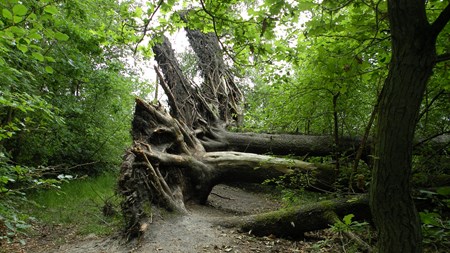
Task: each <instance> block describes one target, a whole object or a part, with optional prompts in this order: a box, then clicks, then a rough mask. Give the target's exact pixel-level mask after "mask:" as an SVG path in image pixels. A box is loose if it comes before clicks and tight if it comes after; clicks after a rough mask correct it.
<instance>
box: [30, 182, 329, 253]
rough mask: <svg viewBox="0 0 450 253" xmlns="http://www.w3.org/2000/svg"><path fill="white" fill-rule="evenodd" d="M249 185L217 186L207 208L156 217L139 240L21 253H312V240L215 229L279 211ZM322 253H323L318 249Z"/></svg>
mask: <svg viewBox="0 0 450 253" xmlns="http://www.w3.org/2000/svg"><path fill="white" fill-rule="evenodd" d="M252 190H253V189H252V187H250V188H248V187H247V189H245V190H242V189H240V188H237V187H231V186H225V185H219V186H216V187H215V188H214V189H213V192H212V194H211V195H210V197H209V199H208V202H209V205H207V206H198V205H191V206H188V209H189V212H190V213H189V215H185V216H176V215H171V214H163V215H154V217H153V219H152V223H151V224H150V226H149V228H148V231H147V232H146V233H145V234H144V236H143V238H140V240H137V241H136V242H133V243H128V244H126V243H124V242H123V241H122V240H121V239H120V238H119V236H115V237H110V238H97V237H95V236H88V237H86V238H82V239H81V240H80V239H79V238H77V239H76V240H69V241H71V243H68V244H63V245H58V244H55V243H54V242H51V241H49V242H45V241H44V240H42V243H43V244H41V245H39V244H38V245H37V247H32V248H28V249H25V250H24V251H22V252H54V253H56V252H58V253H62V252H66V253H100V252H105V253H123V252H137V253H138V252H167V253H177V252H182V253H198V252H311V251H309V250H306V251H305V249H306V248H309V246H310V245H311V242H303V241H298V242H293V241H288V240H284V239H279V238H274V237H271V236H269V237H262V238H259V237H254V236H252V235H250V234H247V233H240V232H238V231H236V230H233V229H226V228H222V227H219V226H216V225H213V224H212V222H213V221H217V220H220V219H221V218H223V217H227V216H231V215H245V214H254V213H260V212H264V211H269V210H274V209H277V208H279V206H280V204H279V203H278V202H277V201H275V200H274V199H273V198H271V197H270V195H268V194H264V193H256V192H255V191H252ZM322 252H323V251H322Z"/></svg>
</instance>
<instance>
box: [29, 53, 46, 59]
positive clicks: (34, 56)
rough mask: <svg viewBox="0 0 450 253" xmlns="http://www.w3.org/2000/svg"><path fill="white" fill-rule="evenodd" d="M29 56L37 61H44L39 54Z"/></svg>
mask: <svg viewBox="0 0 450 253" xmlns="http://www.w3.org/2000/svg"><path fill="white" fill-rule="evenodd" d="M31 55H32V56H33V58H34V59H36V60H38V61H44V56H43V55H42V54H41V53H38V52H33V53H32V54H31Z"/></svg>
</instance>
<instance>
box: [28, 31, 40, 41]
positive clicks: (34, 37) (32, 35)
mask: <svg viewBox="0 0 450 253" xmlns="http://www.w3.org/2000/svg"><path fill="white" fill-rule="evenodd" d="M28 38H30V39H35V40H40V39H42V36H41V35H40V34H39V33H37V32H33V33H31V34H30V35H28Z"/></svg>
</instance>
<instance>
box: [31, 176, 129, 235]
mask: <svg viewBox="0 0 450 253" xmlns="http://www.w3.org/2000/svg"><path fill="white" fill-rule="evenodd" d="M116 181H117V180H116V175H115V174H114V173H107V174H103V175H100V176H97V177H87V178H83V179H75V180H72V181H70V182H68V183H65V184H63V185H62V186H61V189H60V190H46V191H40V192H37V193H33V194H31V195H29V199H30V200H32V201H34V202H35V203H36V204H35V205H30V206H29V207H28V211H29V213H30V216H32V217H34V218H35V219H36V220H37V221H38V222H40V223H43V224H44V225H59V226H63V227H68V228H71V229H75V231H76V233H77V234H79V235H87V234H96V235H108V234H111V233H113V232H114V231H117V230H118V229H119V227H120V223H121V222H122V221H121V218H120V215H119V214H118V206H119V199H118V197H117V196H115V192H114V189H115V183H116Z"/></svg>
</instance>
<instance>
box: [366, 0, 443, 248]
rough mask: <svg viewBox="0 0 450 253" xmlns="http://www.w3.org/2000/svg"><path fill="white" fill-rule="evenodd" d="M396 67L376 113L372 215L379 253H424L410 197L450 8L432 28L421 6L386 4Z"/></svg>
mask: <svg viewBox="0 0 450 253" xmlns="http://www.w3.org/2000/svg"><path fill="white" fill-rule="evenodd" d="M388 11H389V21H390V27H391V33H392V61H391V65H390V69H389V75H388V77H387V79H386V82H385V84H384V91H383V96H382V98H381V101H380V111H379V113H378V115H379V116H378V129H377V138H376V143H375V152H376V153H375V168H374V170H373V176H372V183H371V199H370V204H371V210H372V214H373V216H374V221H375V225H376V226H377V229H378V233H379V238H378V239H379V241H378V246H379V252H383V253H387V252H392V253H394V252H395V253H396V252H422V236H421V226H420V221H419V217H418V214H417V211H416V209H415V206H414V202H413V200H412V198H411V194H410V177H411V160H412V144H413V137H414V130H415V126H416V122H417V117H418V114H419V107H420V103H421V101H422V97H423V94H424V91H425V87H426V83H427V81H428V79H429V77H430V76H431V73H432V68H433V66H434V63H435V60H436V51H435V44H436V37H437V35H438V34H439V32H440V30H441V29H442V28H443V26H445V24H446V23H447V22H448V19H449V16H450V9H449V7H447V8H446V10H445V11H444V12H443V13H444V15H443V16H442V15H441V16H440V17H439V18H438V19H437V21H436V22H435V23H434V24H433V25H430V24H429V23H428V20H427V17H426V12H425V3H424V2H423V1H420V2H419V1H404V0H390V1H388Z"/></svg>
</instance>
